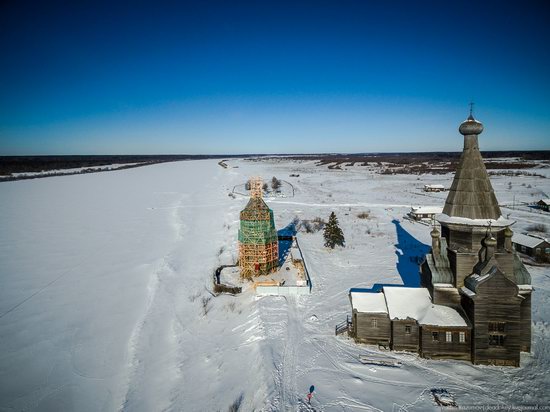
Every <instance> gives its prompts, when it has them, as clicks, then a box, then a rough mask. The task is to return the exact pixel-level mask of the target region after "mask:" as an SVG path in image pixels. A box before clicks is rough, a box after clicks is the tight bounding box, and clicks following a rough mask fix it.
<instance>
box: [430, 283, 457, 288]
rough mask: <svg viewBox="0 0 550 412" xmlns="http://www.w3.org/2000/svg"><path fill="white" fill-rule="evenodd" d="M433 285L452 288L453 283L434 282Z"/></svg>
mask: <svg viewBox="0 0 550 412" xmlns="http://www.w3.org/2000/svg"><path fill="white" fill-rule="evenodd" d="M433 286H434V288H446V289H450V288H454V285H453V284H452V283H434V284H433Z"/></svg>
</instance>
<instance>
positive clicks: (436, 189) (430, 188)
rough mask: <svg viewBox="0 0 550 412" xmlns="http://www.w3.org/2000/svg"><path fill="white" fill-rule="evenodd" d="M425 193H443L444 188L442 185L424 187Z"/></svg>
mask: <svg viewBox="0 0 550 412" xmlns="http://www.w3.org/2000/svg"><path fill="white" fill-rule="evenodd" d="M424 191H425V192H444V191H445V186H443V185H424Z"/></svg>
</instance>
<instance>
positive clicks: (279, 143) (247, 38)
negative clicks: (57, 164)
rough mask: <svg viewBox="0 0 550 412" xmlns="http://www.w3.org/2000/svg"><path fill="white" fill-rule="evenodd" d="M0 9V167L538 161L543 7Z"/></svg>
mask: <svg viewBox="0 0 550 412" xmlns="http://www.w3.org/2000/svg"><path fill="white" fill-rule="evenodd" d="M112 3H114V4H108V3H101V2H97V1H96V2H74V1H72V2H69V1H65V2H30V1H25V0H22V1H7V2H2V3H1V5H0V52H1V56H2V59H1V60H2V63H1V64H0V82H1V83H0V154H3V155H15V154H142V153H143V154H160V153H191V154H199V153H207V154H211V153H212V154H213V153H224V154H225V153H227V154H230V153H231V154H234V153H314V152H342V153H345V152H395V151H435V150H438V151H439V150H441V151H447V150H448V151H458V150H461V148H462V139H461V136H460V135H459V134H458V131H457V128H458V125H459V123H460V122H461V121H462V120H464V119H465V118H466V116H467V115H468V103H469V102H470V100H473V101H474V102H475V103H476V105H475V115H476V117H478V118H479V119H480V120H481V121H482V122H483V123H484V124H485V132H484V133H483V135H481V138H480V145H481V148H482V149H484V150H533V149H545V150H546V149H550V144H549V142H550V139H549V137H550V74H549V73H550V47H548V42H549V41H550V27H549V26H550V25H549V24H547V22H548V21H550V6H549V5H547V4H548V3H547V2H543V1H541V2H535V1H525V2H500V1H499V2H480V4H476V3H473V2H452V1H438V2H425V1H414V2H412V1H389V2H380V1H378V2H368V1H358V2H347V1H312V2H298V1H294V2H282V1H256V2H238V1H237V2H210V1H200V2H195V3H185V2H158V1H157V2H154V3H153V2H150V3H146V2H132V3H124V2H112Z"/></svg>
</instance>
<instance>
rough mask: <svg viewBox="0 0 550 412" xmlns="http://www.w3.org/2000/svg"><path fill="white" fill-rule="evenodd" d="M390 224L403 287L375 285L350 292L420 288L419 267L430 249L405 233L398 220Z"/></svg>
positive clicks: (389, 284) (387, 284)
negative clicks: (393, 230) (388, 287)
mask: <svg viewBox="0 0 550 412" xmlns="http://www.w3.org/2000/svg"><path fill="white" fill-rule="evenodd" d="M392 223H393V224H394V225H395V231H396V235H397V243H396V244H395V254H396V255H397V263H396V267H397V272H398V273H399V276H401V280H402V281H403V285H396V284H391V283H375V284H374V285H372V288H352V289H350V292H373V293H376V292H380V291H381V290H382V288H383V287H384V286H397V287H399V286H405V287H409V288H418V287H420V270H419V265H420V263H421V262H422V260H423V259H424V257H425V256H426V254H427V253H428V252H429V251H430V249H431V248H430V246H428V245H426V244H424V243H422V242H420V241H419V240H418V239H416V238H415V237H414V236H412V235H411V234H410V233H409V232H407V231H406V230H405V229H404V228H403V226H401V222H400V221H399V220H397V219H394V220H392Z"/></svg>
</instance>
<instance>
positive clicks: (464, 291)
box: [460, 286, 476, 298]
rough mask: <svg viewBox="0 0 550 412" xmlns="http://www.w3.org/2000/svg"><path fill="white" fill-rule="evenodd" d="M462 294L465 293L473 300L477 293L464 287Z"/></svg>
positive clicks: (461, 290)
mask: <svg viewBox="0 0 550 412" xmlns="http://www.w3.org/2000/svg"><path fill="white" fill-rule="evenodd" d="M460 292H461V293H464V294H465V295H466V296H469V297H471V298H473V297H474V296H475V295H476V293H475V292H474V291H473V290H470V289H468V288H467V287H466V286H462V287H461V288H460Z"/></svg>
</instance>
